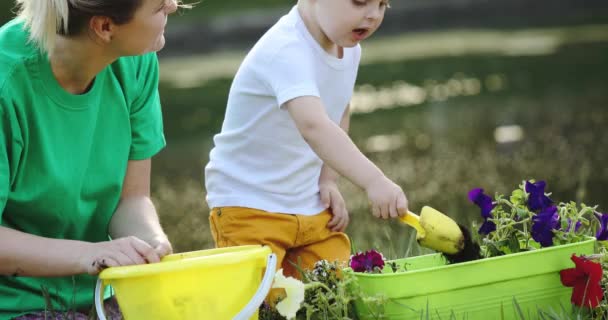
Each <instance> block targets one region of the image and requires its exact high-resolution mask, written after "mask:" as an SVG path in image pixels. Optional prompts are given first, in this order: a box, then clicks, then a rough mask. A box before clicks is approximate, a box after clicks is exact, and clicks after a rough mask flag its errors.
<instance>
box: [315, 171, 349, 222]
mask: <svg viewBox="0 0 608 320" xmlns="http://www.w3.org/2000/svg"><path fill="white" fill-rule="evenodd" d="M319 192H320V193H321V202H322V203H323V205H324V206H325V207H326V208H328V209H330V211H331V214H332V218H331V220H329V223H327V227H328V228H329V229H331V231H337V232H344V230H346V227H347V226H348V223H349V222H350V217H349V216H348V211H347V210H346V204H345V203H344V198H342V194H341V193H340V190H339V189H338V185H337V184H336V182H335V181H323V182H320V183H319Z"/></svg>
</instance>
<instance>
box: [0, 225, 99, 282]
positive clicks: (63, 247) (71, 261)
mask: <svg viewBox="0 0 608 320" xmlns="http://www.w3.org/2000/svg"><path fill="white" fill-rule="evenodd" d="M90 250H93V248H91V244H90V243H87V242H83V241H73V240H56V239H48V238H43V237H38V236H35V235H31V234H28V233H23V232H20V231H16V230H13V229H10V228H6V227H2V226H0V275H3V276H28V277H56V276H67V275H74V274H80V273H85V272H87V270H86V268H85V267H84V266H83V262H82V261H81V258H82V257H83V256H85V253H86V252H88V251H90ZM91 263H92V262H91Z"/></svg>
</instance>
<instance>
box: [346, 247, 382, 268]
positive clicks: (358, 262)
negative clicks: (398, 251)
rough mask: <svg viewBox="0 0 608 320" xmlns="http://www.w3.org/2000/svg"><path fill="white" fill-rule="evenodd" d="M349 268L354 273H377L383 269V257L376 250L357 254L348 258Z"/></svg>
mask: <svg viewBox="0 0 608 320" xmlns="http://www.w3.org/2000/svg"><path fill="white" fill-rule="evenodd" d="M350 267H351V269H353V271H355V272H369V273H372V272H374V271H379V270H382V268H384V257H383V256H382V254H381V253H380V252H378V251H376V250H373V249H372V250H369V251H367V252H365V253H363V252H359V253H357V254H355V255H353V256H352V257H350Z"/></svg>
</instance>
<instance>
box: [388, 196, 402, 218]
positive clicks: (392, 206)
mask: <svg viewBox="0 0 608 320" xmlns="http://www.w3.org/2000/svg"><path fill="white" fill-rule="evenodd" d="M388 212H389V214H390V216H391V218H397V217H398V216H399V212H397V200H396V199H395V200H394V201H391V202H390V203H389V205H388Z"/></svg>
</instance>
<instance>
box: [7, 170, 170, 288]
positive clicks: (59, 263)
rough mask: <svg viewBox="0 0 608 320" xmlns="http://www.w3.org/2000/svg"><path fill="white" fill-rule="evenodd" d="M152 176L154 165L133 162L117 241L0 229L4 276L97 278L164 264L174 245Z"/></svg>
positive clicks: (115, 224) (114, 229) (116, 222)
mask: <svg viewBox="0 0 608 320" xmlns="http://www.w3.org/2000/svg"><path fill="white" fill-rule="evenodd" d="M146 172H147V175H146V174H145V173H146ZM149 172H150V161H149V160H145V161H131V162H129V166H128V169H127V176H126V178H125V185H124V187H123V192H122V197H121V201H120V204H119V206H118V209H117V210H116V212H115V214H114V217H113V218H112V222H111V223H110V233H111V236H112V237H113V238H114V239H115V240H112V241H104V242H99V243H89V242H84V241H75V240H63V239H49V238H43V237H39V236H35V235H32V234H28V233H23V232H20V231H17V230H13V229H10V228H6V227H2V226H0V275H2V276H27V277H59V276H69V275H75V274H82V273H89V274H96V273H98V272H99V271H101V270H102V269H104V268H106V267H115V266H125V265H132V264H142V263H146V262H158V261H159V259H160V258H161V257H163V256H164V255H166V254H167V253H170V252H171V245H170V244H169V241H168V240H167V237H166V236H165V234H164V233H163V232H162V229H161V227H160V224H159V222H158V217H157V215H156V210H155V209H154V205H153V204H152V202H151V201H150V198H149V196H148V194H149V181H150V178H149ZM140 239H141V240H140ZM142 240H143V241H142Z"/></svg>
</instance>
